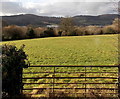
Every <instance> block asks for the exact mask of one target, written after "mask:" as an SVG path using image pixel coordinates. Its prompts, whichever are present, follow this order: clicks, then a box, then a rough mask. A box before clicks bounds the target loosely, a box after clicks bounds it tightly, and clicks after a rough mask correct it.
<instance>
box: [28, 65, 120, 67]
mask: <svg viewBox="0 0 120 99" xmlns="http://www.w3.org/2000/svg"><path fill="white" fill-rule="evenodd" d="M29 67H118V65H103V66H99V65H96V66H82V65H81V66H80V65H63V66H61V65H32V66H29Z"/></svg>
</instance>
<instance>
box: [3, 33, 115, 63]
mask: <svg viewBox="0 0 120 99" xmlns="http://www.w3.org/2000/svg"><path fill="white" fill-rule="evenodd" d="M5 43H7V44H14V45H16V46H18V47H19V46H21V45H22V44H25V45H26V46H25V52H26V53H27V54H28V56H29V57H28V58H29V61H30V63H31V64H34V65H113V64H117V47H116V46H117V35H100V36H98V35H95V36H76V37H53V38H40V39H31V40H30V39H28V40H19V41H8V42H3V44H5Z"/></svg>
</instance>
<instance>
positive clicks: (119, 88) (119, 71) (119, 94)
mask: <svg viewBox="0 0 120 99" xmlns="http://www.w3.org/2000/svg"><path fill="white" fill-rule="evenodd" d="M29 67H30V68H45V67H50V68H51V69H53V71H52V72H24V73H23V74H41V73H49V74H52V77H24V78H22V80H27V79H34V80H35V79H52V80H53V81H52V83H26V82H23V85H34V84H38V85H39V84H45V85H49V84H52V87H51V88H23V89H22V91H24V90H35V89H36V90H45V89H50V90H52V92H51V93H52V94H54V96H55V94H56V90H62V89H65V90H70V89H73V88H61V87H59V88H58V87H57V88H56V87H55V85H56V84H57V85H62V84H83V85H84V86H85V87H84V88H74V90H84V93H74V92H71V93H69V94H84V98H86V97H87V94H90V93H88V91H87V90H99V91H100V90H105V91H106V90H112V91H113V92H112V93H104V94H105V95H107V94H111V95H115V96H116V97H117V98H120V66H119V65H116V66H113V65H108V66H77V65H64V66H62V65H34V66H29ZM29 67H28V68H29ZM64 67H65V68H74V67H78V68H84V71H83V72H73V71H72V72H70V71H67V72H66V71H65V72H57V70H56V69H57V68H64ZM88 68H89V69H92V68H99V69H100V68H111V69H113V68H116V69H117V72H114V71H113V72H111V71H110V72H106V71H104V72H103V71H102V72H101V71H100V70H99V71H98V72H88ZM58 73H60V74H63V73H84V77H59V76H56V74H58ZM90 73H91V74H92V73H99V74H100V73H103V74H106V73H107V74H110V75H112V74H117V76H116V77H106V76H97V77H92V76H90V77H88V76H87V74H90ZM57 79H71V80H72V79H84V80H85V81H87V79H112V80H117V82H116V83H111V82H109V83H108V82H107V83H106V82H103V83H100V82H95V83H93V82H89V83H88V82H84V83H78V82H75V83H56V82H55V81H56V80H57ZM88 84H90V85H96V84H100V85H101V84H106V85H114V86H116V87H115V88H105V87H103V88H88V87H87V85H88ZM23 87H24V86H23ZM97 94H99V93H97ZM30 95H32V94H30Z"/></svg>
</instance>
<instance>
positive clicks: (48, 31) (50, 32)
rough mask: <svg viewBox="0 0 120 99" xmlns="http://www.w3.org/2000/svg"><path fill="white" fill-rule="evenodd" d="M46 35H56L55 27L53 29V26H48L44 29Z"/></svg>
mask: <svg viewBox="0 0 120 99" xmlns="http://www.w3.org/2000/svg"><path fill="white" fill-rule="evenodd" d="M44 36H45V37H54V36H56V35H55V31H54V29H53V28H47V29H46V30H45V31H44Z"/></svg>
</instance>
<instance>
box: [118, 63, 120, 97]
mask: <svg viewBox="0 0 120 99" xmlns="http://www.w3.org/2000/svg"><path fill="white" fill-rule="evenodd" d="M118 98H119V99H120V65H118Z"/></svg>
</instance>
